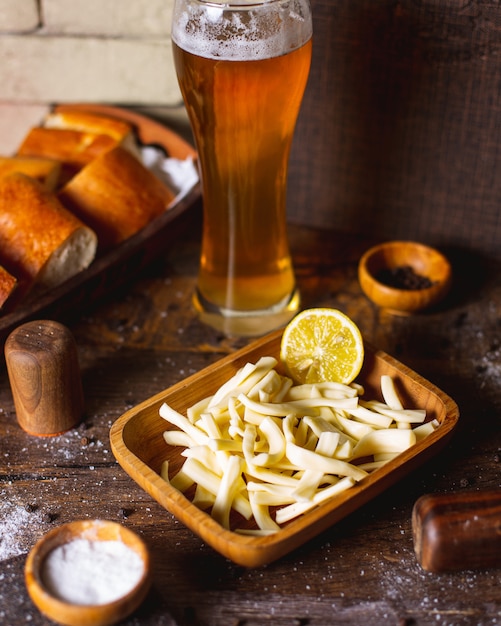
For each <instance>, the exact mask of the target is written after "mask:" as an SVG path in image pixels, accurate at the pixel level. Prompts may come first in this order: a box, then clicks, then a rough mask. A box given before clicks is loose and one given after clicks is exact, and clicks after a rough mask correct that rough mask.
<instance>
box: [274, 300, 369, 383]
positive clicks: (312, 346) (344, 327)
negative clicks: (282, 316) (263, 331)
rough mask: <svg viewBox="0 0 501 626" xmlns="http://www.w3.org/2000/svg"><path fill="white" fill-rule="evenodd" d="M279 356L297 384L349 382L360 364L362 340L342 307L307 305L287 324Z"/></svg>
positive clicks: (362, 359)
mask: <svg viewBox="0 0 501 626" xmlns="http://www.w3.org/2000/svg"><path fill="white" fill-rule="evenodd" d="M280 358H281V360H282V363H283V364H284V366H285V368H286V370H287V373H288V375H289V376H290V377H291V378H292V379H293V380H294V381H295V382H296V383H298V384H302V383H320V382H329V381H331V382H339V383H344V384H345V385H348V384H349V383H351V382H352V381H353V380H354V379H355V378H356V377H357V375H358V374H359V372H360V370H361V368H362V364H363V362H364V343H363V339H362V335H361V333H360V330H359V329H358V327H357V325H356V324H355V323H354V322H353V320H351V319H350V318H349V317H348V316H347V315H345V314H344V313H342V312H341V311H338V310H337V309H327V308H318V309H306V310H305V311H302V312H301V313H299V314H298V315H296V317H294V318H293V319H292V320H291V321H290V322H289V324H288V325H287V326H286V328H285V330H284V333H283V335H282V342H281V347H280Z"/></svg>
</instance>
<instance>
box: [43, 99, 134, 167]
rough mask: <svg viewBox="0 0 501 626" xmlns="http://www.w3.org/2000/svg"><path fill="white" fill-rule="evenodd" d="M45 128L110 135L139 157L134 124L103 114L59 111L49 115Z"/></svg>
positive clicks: (44, 123) (73, 110) (44, 122)
mask: <svg viewBox="0 0 501 626" xmlns="http://www.w3.org/2000/svg"><path fill="white" fill-rule="evenodd" d="M42 125H43V126H44V127H45V128H56V129H60V130H61V129H62V130H76V131H80V132H84V133H94V134H96V135H108V136H109V137H110V138H111V139H113V140H114V141H115V142H116V144H117V145H120V146H122V148H125V149H126V150H129V151H130V152H132V154H134V155H135V156H139V148H138V145H137V141H136V135H135V131H134V128H133V126H132V124H129V122H127V121H125V120H120V119H117V118H114V117H109V116H107V115H102V114H101V113H92V112H88V111H80V110H76V109H72V110H65V109H64V108H62V109H58V110H57V111H53V112H51V113H49V114H48V115H47V116H46V118H45V120H44V121H43V124H42Z"/></svg>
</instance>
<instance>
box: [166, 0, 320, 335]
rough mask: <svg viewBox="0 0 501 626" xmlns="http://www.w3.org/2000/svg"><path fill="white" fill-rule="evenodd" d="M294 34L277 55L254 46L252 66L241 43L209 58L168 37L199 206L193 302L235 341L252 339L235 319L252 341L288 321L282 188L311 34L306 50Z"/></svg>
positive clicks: (293, 300)
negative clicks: (195, 163) (191, 141)
mask: <svg viewBox="0 0 501 626" xmlns="http://www.w3.org/2000/svg"><path fill="white" fill-rule="evenodd" d="M198 4H199V5H203V2H198ZM271 4H273V2H272V3H271ZM275 4H280V2H279V1H278V2H275ZM282 4H284V3H283V2H282ZM212 6H214V5H212ZM246 15H247V13H246ZM249 19H250V18H249ZM268 30H269V27H268ZM306 32H308V29H306ZM301 34H302V36H301V37H298V38H297V39H298V41H296V42H295V45H293V46H292V47H289V49H288V50H287V52H286V53H282V49H281V47H280V46H279V47H278V52H279V53H278V54H274V52H275V51H276V45H275V46H257V50H258V51H259V54H258V55H257V58H255V56H256V55H255V51H254V53H253V51H252V46H249V45H247V43H246V45H245V46H243V48H244V51H243V53H242V52H241V51H240V49H239V48H238V46H236V47H235V49H234V50H233V52H232V53H230V54H228V53H227V51H226V50H224V54H223V55H222V56H217V55H215V54H207V46H205V47H204V46H203V45H200V49H199V51H197V49H196V46H195V45H190V44H188V45H186V42H184V41H183V39H182V37H177V36H176V34H175V32H173V40H174V43H173V51H174V61H175V66H176V71H177V75H178V80H179V85H180V88H181V92H182V95H183V99H184V102H185V105H186V109H187V112H188V116H189V119H190V123H191V127H192V130H193V134H194V138H195V143H196V147H197V151H198V155H199V165H200V175H201V182H202V190H203V202H204V222H203V237H202V251H201V261H200V272H199V278H198V287H197V294H196V297H195V303H196V306H197V308H198V309H199V310H201V311H205V312H207V313H208V314H209V315H211V314H214V315H215V314H219V315H221V316H223V317H226V318H228V319H231V320H233V322H231V323H230V322H228V321H227V322H226V323H222V324H221V327H222V328H223V329H229V330H230V331H232V330H234V331H236V333H237V334H254V333H246V332H245V331H243V330H242V329H243V326H242V325H240V326H239V322H238V319H239V318H241V319H247V321H249V320H252V319H255V320H257V327H256V330H257V332H256V333H255V334H262V333H263V332H266V331H267V330H269V328H267V322H266V319H265V317H266V315H270V314H271V315H272V316H273V314H274V313H275V312H278V313H280V312H283V311H285V312H286V314H285V315H286V318H287V319H288V318H290V317H291V316H292V315H293V313H294V312H295V311H296V310H297V307H298V302H299V299H298V296H297V292H296V287H295V278H294V271H293V268H292V263H291V258H290V254H289V246H288V238H287V225H286V187H287V170H288V159H289V152H290V146H291V142H292V137H293V133H294V128H295V124H296V119H297V116H298V112H299V108H300V104H301V100H302V97H303V93H304V90H305V86H306V82H307V78H308V73H309V68H310V60H311V33H310V36H309V37H308V38H306V40H305V41H303V40H302V39H303V38H304V33H303V32H302V33H301ZM260 36H261V37H265V36H266V33H260ZM199 40H202V41H203V34H200V35H199ZM276 41H277V38H276V37H275V44H276ZM196 43H197V45H198V42H196ZM183 44H184V45H183ZM229 47H231V46H229ZM185 48H189V49H185ZM242 57H243V58H242ZM270 319H271V318H270ZM280 321H283V320H280ZM270 324H271V327H273V325H276V322H274V321H273V320H271V321H270ZM251 326H252V323H251Z"/></svg>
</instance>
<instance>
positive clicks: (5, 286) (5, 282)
mask: <svg viewBox="0 0 501 626" xmlns="http://www.w3.org/2000/svg"><path fill="white" fill-rule="evenodd" d="M16 287H17V278H16V277H15V276H12V274H11V273H10V272H8V271H7V270H6V269H5V267H2V266H1V265H0V310H1V309H2V308H4V307H5V305H6V304H7V302H8V300H9V299H10V298H12V296H13V294H14V292H15V290H16Z"/></svg>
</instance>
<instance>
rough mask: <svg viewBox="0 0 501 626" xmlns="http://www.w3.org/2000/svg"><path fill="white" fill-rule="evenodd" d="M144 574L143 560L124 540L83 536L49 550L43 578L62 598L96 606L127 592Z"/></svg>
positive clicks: (50, 588) (56, 594) (53, 592)
mask: <svg viewBox="0 0 501 626" xmlns="http://www.w3.org/2000/svg"><path fill="white" fill-rule="evenodd" d="M143 573H144V563H143V561H142V559H141V558H140V556H139V555H138V554H137V553H136V552H135V551H134V550H132V549H131V548H129V547H128V546H126V545H125V544H124V543H123V542H121V541H89V540H88V539H83V538H79V539H74V540H73V541H70V542H68V543H66V544H63V545H60V546H58V547H57V548H54V550H52V551H51V552H49V554H48V555H47V556H46V558H45V560H44V563H43V569H42V579H43V581H44V584H45V586H46V587H47V589H48V590H49V591H50V592H51V593H52V594H53V595H55V596H56V597H58V598H59V599H60V600H63V601H65V602H70V603H71V604H80V605H94V604H106V603H108V602H113V601H114V600H117V599H118V598H120V597H122V596H124V595H126V594H127V593H128V592H129V591H131V590H132V589H133V587H134V586H135V585H136V584H137V583H138V582H139V580H140V579H141V576H142V575H143Z"/></svg>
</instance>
